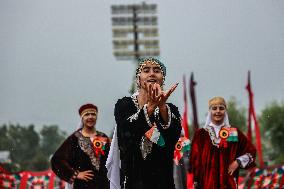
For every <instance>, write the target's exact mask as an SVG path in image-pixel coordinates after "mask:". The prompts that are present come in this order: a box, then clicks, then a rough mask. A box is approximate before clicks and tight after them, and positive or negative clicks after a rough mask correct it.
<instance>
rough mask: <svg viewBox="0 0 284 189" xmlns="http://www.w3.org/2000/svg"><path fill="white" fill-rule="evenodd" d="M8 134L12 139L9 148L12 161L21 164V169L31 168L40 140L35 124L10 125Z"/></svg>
mask: <svg viewBox="0 0 284 189" xmlns="http://www.w3.org/2000/svg"><path fill="white" fill-rule="evenodd" d="M8 134H9V137H10V141H11V148H10V149H9V150H10V153H11V159H12V162H13V163H15V164H19V165H20V166H19V169H20V170H30V168H31V165H32V163H33V162H32V161H31V160H32V159H33V157H34V156H35V154H36V153H37V151H38V149H39V140H40V138H39V135H38V133H37V132H36V131H35V130H34V126H33V125H29V126H28V127H22V126H20V125H10V126H9V131H8ZM20 170H19V171H20Z"/></svg>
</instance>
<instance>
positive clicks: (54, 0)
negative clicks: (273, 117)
mask: <svg viewBox="0 0 284 189" xmlns="http://www.w3.org/2000/svg"><path fill="white" fill-rule="evenodd" d="M140 2H141V1H134V0H133V1H122V0H116V1H115V0H113V1H102V0H84V1H79V0H78V1H75V0H61V1H58V0H48V1H38V0H25V1H22V0H0V25H1V30H0V65H1V67H0V86H1V94H0V124H1V125H2V124H4V123H13V124H16V123H19V124H21V125H28V124H35V125H36V126H37V127H39V126H42V125H51V124H56V125H59V126H60V128H61V129H62V130H65V131H67V132H68V133H71V132H72V131H73V130H74V129H75V128H76V125H77V123H78V121H79V117H78V114H77V109H78V107H79V106H80V105H81V104H83V103H86V102H93V103H95V104H97V105H98V107H99V120H98V124H97V127H98V129H99V130H102V131H104V132H106V133H107V134H110V132H111V130H112V128H113V127H114V126H115V121H114V117H113V108H114V104H115V102H116V101H117V99H118V98H121V97H123V96H126V95H128V89H129V86H130V84H131V79H132V76H133V72H134V65H133V64H132V63H131V62H127V61H125V62H121V61H116V60H115V58H114V57H113V55H112V31H111V29H112V26H111V11H110V6H111V5H112V4H127V3H140ZM146 2H147V3H157V4H158V23H159V25H158V27H159V34H160V37H159V40H160V49H161V59H162V61H163V62H165V64H166V66H167V69H168V71H167V73H168V76H167V78H166V88H167V87H169V85H172V84H173V83H175V82H180V84H182V75H183V74H186V75H187V76H188V77H189V75H190V72H194V75H195V80H196V81H197V83H198V85H197V87H196V95H197V103H198V111H199V119H200V120H201V122H202V121H204V119H205V114H206V112H207V101H208V99H209V98H210V97H212V96H216V95H221V96H224V97H225V98H227V99H228V98H229V97H231V96H235V97H236V98H237V100H238V101H239V103H240V104H241V105H243V106H246V105H247V103H248V100H247V92H246V90H245V85H246V78H247V71H248V70H251V74H252V87H253V90H254V94H255V107H256V110H257V113H260V112H261V110H262V109H263V108H264V107H265V105H267V104H269V103H270V102H271V101H273V100H277V101H279V102H280V101H283V99H284V84H283V83H284V74H283V71H284V53H283V52H284V1H283V0H250V1H246V0H240V1H234V0H219V1H211V0H207V1H189V0H179V1H173V0H160V1H146ZM170 101H171V102H173V103H174V104H176V105H178V106H179V108H180V112H181V113H182V111H183V97H182V85H180V86H179V87H178V88H177V90H176V91H175V93H174V94H173V95H172V96H171V98H170ZM189 108H190V110H191V107H189ZM190 112H191V111H190Z"/></svg>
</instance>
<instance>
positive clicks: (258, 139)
mask: <svg viewBox="0 0 284 189" xmlns="http://www.w3.org/2000/svg"><path fill="white" fill-rule="evenodd" d="M246 89H247V91H248V94H249V117H248V137H251V125H250V124H251V123H250V120H251V117H252V118H253V122H254V127H255V138H256V149H257V154H258V159H259V164H260V167H263V166H264V163H263V159H262V146H261V136H260V129H259V124H258V121H257V118H256V114H255V110H254V103H253V92H252V89H251V84H250V71H249V72H248V84H247V86H246ZM249 132H250V133H249ZM249 134H250V136H249ZM250 139H251V138H250Z"/></svg>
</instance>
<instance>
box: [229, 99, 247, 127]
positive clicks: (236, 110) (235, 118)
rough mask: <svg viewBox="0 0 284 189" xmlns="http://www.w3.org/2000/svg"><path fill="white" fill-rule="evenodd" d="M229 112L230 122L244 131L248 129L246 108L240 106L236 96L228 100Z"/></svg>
mask: <svg viewBox="0 0 284 189" xmlns="http://www.w3.org/2000/svg"><path fill="white" fill-rule="evenodd" d="M227 112H228V116H229V121H230V124H231V125H233V126H235V127H238V128H239V129H240V130H241V131H242V132H245V131H246V123H247V121H246V109H245V108H244V107H240V106H239V105H238V103H237V100H236V98H235V97H231V98H230V99H229V100H228V101H227Z"/></svg>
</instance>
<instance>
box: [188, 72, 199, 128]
mask: <svg viewBox="0 0 284 189" xmlns="http://www.w3.org/2000/svg"><path fill="white" fill-rule="evenodd" d="M195 85H196V82H195V81H194V78H193V73H192V72H191V75H190V82H189V94H190V99H191V104H192V113H193V128H194V131H195V130H196V129H198V118H197V108H196V100H195V90H194V87H195Z"/></svg>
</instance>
